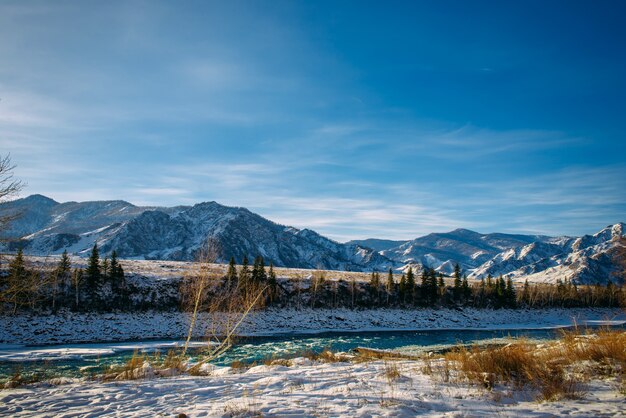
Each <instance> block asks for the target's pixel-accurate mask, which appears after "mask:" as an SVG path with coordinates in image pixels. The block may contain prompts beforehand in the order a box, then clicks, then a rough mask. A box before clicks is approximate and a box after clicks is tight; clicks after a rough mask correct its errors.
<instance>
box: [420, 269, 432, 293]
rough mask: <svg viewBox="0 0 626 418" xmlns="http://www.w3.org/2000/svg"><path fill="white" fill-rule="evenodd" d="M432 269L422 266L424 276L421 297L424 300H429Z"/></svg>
mask: <svg viewBox="0 0 626 418" xmlns="http://www.w3.org/2000/svg"><path fill="white" fill-rule="evenodd" d="M429 280H430V270H429V269H427V268H426V266H424V267H422V278H421V285H420V297H421V299H422V300H423V301H428V294H429V290H428V289H429Z"/></svg>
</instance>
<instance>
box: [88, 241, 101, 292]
mask: <svg viewBox="0 0 626 418" xmlns="http://www.w3.org/2000/svg"><path fill="white" fill-rule="evenodd" d="M85 273H86V274H87V277H88V279H89V282H90V284H92V285H93V286H95V285H97V284H99V281H100V277H101V275H102V273H101V271H100V253H99V251H98V244H94V245H93V248H92V249H91V256H89V261H88V262H87V271H86V272H85Z"/></svg>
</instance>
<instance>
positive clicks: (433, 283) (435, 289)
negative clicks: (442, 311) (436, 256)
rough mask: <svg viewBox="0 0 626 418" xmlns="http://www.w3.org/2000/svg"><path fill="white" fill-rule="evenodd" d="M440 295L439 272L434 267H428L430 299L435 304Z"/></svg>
mask: <svg viewBox="0 0 626 418" xmlns="http://www.w3.org/2000/svg"><path fill="white" fill-rule="evenodd" d="M438 296H439V286H437V272H436V271H435V269H434V268H430V269H428V301H429V302H430V304H431V305H433V304H435V302H436V301H437V299H438Z"/></svg>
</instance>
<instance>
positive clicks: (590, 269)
mask: <svg viewBox="0 0 626 418" xmlns="http://www.w3.org/2000/svg"><path fill="white" fill-rule="evenodd" d="M624 236H626V224H624V223H617V224H615V225H609V226H607V227H606V228H604V229H603V230H601V231H600V232H598V233H596V234H594V235H584V236H582V237H579V238H568V237H563V238H553V239H551V240H549V241H548V242H533V243H531V244H528V245H525V246H522V247H518V248H511V249H508V250H506V251H503V252H501V253H499V254H498V255H496V256H495V257H493V258H492V259H491V260H489V261H488V262H486V263H484V264H483V265H481V266H480V267H478V268H477V269H475V270H473V271H472V273H471V275H470V276H471V277H476V278H480V277H485V276H486V275H488V274H491V275H492V276H498V275H500V274H502V275H509V276H511V277H512V278H522V277H524V278H528V280H529V281H545V282H555V281H556V280H558V279H561V280H572V281H574V282H577V283H606V282H607V281H608V280H612V281H614V282H615V281H618V282H619V281H621V280H620V278H619V277H617V276H615V275H614V274H613V273H614V272H615V271H616V266H615V264H614V255H613V252H614V251H615V248H616V246H618V245H621V244H620V243H619V242H618V240H619V239H620V238H622V237H624ZM622 280H623V278H622Z"/></svg>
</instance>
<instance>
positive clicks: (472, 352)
mask: <svg viewBox="0 0 626 418" xmlns="http://www.w3.org/2000/svg"><path fill="white" fill-rule="evenodd" d="M444 359H445V360H444V361H445V364H446V366H445V367H443V368H444V369H445V368H447V367H452V368H453V369H454V370H455V371H456V372H457V375H458V377H459V378H461V379H466V380H469V381H470V382H473V383H475V384H479V385H481V386H483V387H485V388H486V389H488V390H492V389H493V388H494V386H495V385H497V384H506V385H512V386H513V387H514V388H515V389H522V388H532V389H534V390H535V391H536V392H537V398H538V399H540V400H557V399H562V398H570V399H571V398H574V399H575V398H580V397H581V396H582V394H583V393H584V385H583V382H584V381H586V380H588V379H589V378H590V377H593V376H598V374H600V375H604V376H616V377H617V378H618V381H619V382H623V381H624V378H623V377H624V373H625V372H624V371H625V370H626V332H624V331H614V330H601V331H597V332H595V333H593V334H592V333H590V332H587V333H585V334H579V333H576V332H565V333H564V334H563V335H562V338H561V339H559V340H557V341H555V342H552V343H548V344H542V345H536V344H531V343H529V342H528V341H525V340H521V341H519V342H516V343H512V344H508V345H506V346H504V347H499V348H484V349H481V348H478V347H474V348H472V349H469V350H468V349H465V348H460V349H458V350H456V351H453V352H450V353H447V354H446V355H445V356H444ZM448 362H449V363H450V364H449V365H447V363H448ZM441 368H442V366H440V367H439V369H441ZM425 369H426V372H428V374H433V367H432V365H431V364H430V361H427V362H426V365H425ZM440 373H441V374H442V375H446V376H448V375H449V373H447V372H445V371H440ZM443 379H444V380H446V377H445V376H444V378H443ZM621 384H622V385H623V383H621Z"/></svg>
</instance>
